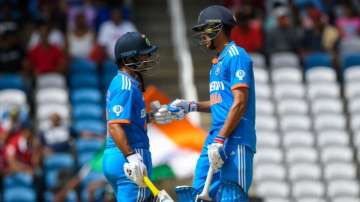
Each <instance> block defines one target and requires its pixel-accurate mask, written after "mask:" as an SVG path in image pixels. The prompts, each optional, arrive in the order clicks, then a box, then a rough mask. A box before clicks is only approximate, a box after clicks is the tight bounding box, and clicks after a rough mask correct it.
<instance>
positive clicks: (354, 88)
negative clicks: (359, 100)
mask: <svg viewBox="0 0 360 202" xmlns="http://www.w3.org/2000/svg"><path fill="white" fill-rule="evenodd" d="M345 97H346V98H347V99H349V100H350V99H354V98H355V97H360V81H355V82H349V83H345Z"/></svg>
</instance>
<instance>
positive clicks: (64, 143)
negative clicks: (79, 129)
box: [40, 113, 71, 156]
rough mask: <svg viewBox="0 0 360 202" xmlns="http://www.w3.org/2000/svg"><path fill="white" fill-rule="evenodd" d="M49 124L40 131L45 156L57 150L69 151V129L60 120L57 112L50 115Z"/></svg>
mask: <svg viewBox="0 0 360 202" xmlns="http://www.w3.org/2000/svg"><path fill="white" fill-rule="evenodd" d="M50 120H51V126H50V127H49V128H48V129H46V130H44V131H42V132H41V135H40V139H41V143H42V145H43V154H44V155H45V156H47V155H51V154H53V153H57V152H69V151H70V139H71V136H70V130H69V128H68V127H67V126H65V125H64V123H63V122H62V120H61V117H60V116H59V114H57V113H54V114H52V115H51V117H50Z"/></svg>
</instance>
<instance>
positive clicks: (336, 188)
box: [328, 179, 359, 198]
mask: <svg viewBox="0 0 360 202" xmlns="http://www.w3.org/2000/svg"><path fill="white" fill-rule="evenodd" d="M328 196H329V197H331V198H334V197H340V196H347V197H359V182H358V181H356V180H355V179H353V180H333V181H330V182H329V184H328Z"/></svg>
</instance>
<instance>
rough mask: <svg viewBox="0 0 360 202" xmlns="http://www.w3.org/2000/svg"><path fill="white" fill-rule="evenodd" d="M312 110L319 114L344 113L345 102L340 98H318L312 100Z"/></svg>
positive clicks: (313, 112)
mask: <svg viewBox="0 0 360 202" xmlns="http://www.w3.org/2000/svg"><path fill="white" fill-rule="evenodd" d="M311 112H312V114H314V115H317V114H326V113H329V114H342V113H343V103H342V101H341V100H340V98H318V99H314V100H313V101H312V102H311Z"/></svg>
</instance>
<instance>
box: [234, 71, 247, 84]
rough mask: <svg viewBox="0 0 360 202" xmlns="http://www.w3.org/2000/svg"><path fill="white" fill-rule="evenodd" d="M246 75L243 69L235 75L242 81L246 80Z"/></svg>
mask: <svg viewBox="0 0 360 202" xmlns="http://www.w3.org/2000/svg"><path fill="white" fill-rule="evenodd" d="M245 75H246V73H245V71H244V70H242V69H239V70H237V71H236V73H235V76H236V78H238V79H239V80H240V81H242V80H244V77H245Z"/></svg>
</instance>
